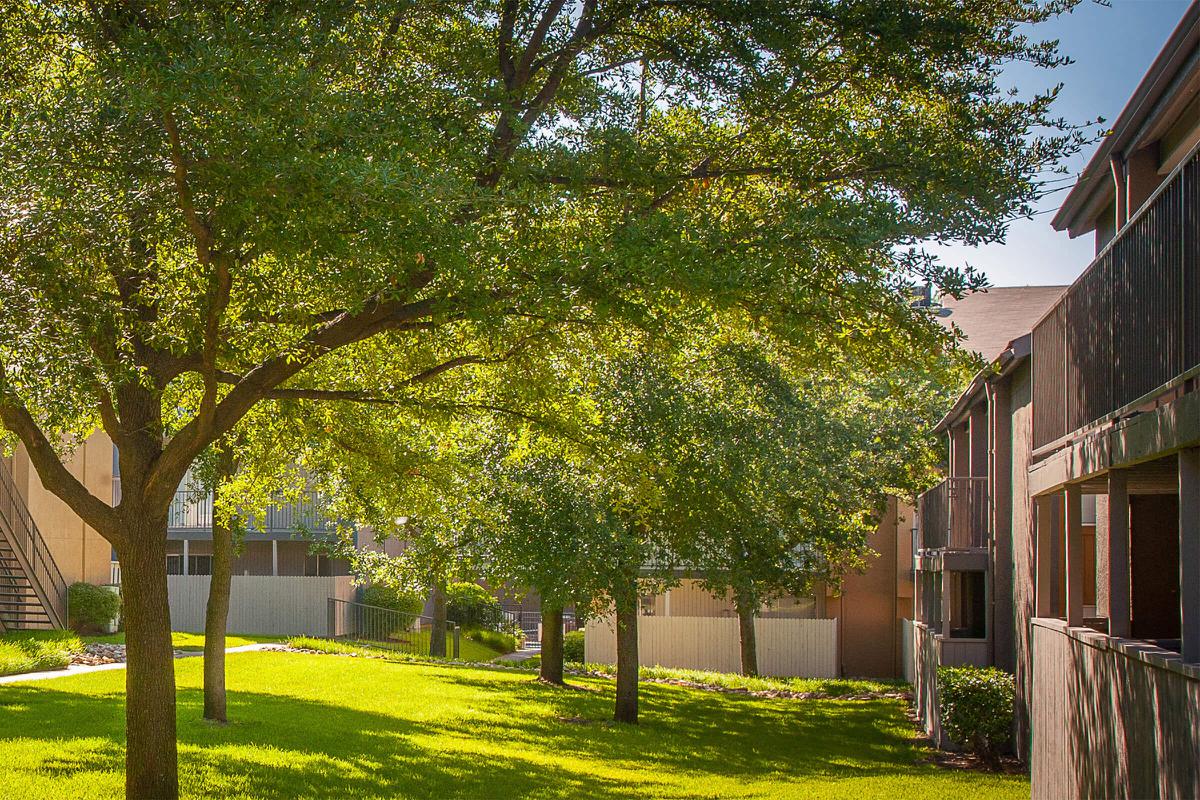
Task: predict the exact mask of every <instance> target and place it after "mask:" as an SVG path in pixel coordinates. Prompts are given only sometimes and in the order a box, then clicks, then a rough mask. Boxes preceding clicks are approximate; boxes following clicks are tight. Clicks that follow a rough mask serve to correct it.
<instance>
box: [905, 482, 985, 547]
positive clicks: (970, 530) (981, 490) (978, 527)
mask: <svg viewBox="0 0 1200 800" xmlns="http://www.w3.org/2000/svg"><path fill="white" fill-rule="evenodd" d="M917 516H918V519H919V520H920V527H919V529H918V531H917V538H918V549H919V550H940V549H950V550H967V549H971V548H977V547H987V536H988V487H987V478H946V479H945V480H944V481H942V482H941V483H939V484H938V485H937V486H935V487H933V488H932V489H930V490H929V491H928V492H925V494H923V495H921V496H920V497H918V498H917Z"/></svg>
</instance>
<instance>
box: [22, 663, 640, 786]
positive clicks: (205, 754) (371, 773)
mask: <svg viewBox="0 0 1200 800" xmlns="http://www.w3.org/2000/svg"><path fill="white" fill-rule="evenodd" d="M10 688H11V689H16V691H12V692H6V696H4V697H3V698H2V699H0V715H2V717H3V720H4V724H3V726H0V751H3V750H4V749H5V748H6V742H10V741H11V740H14V739H19V738H27V739H32V740H37V741H38V742H40V743H41V744H40V747H39V750H40V752H45V753H49V756H48V757H46V758H42V759H40V760H39V761H38V762H37V763H29V764H16V765H14V764H12V763H9V764H3V763H0V775H4V773H6V772H7V777H6V778H5V779H6V780H15V781H17V782H18V784H19V783H20V782H21V773H22V772H28V773H37V774H38V775H39V776H49V777H66V776H73V775H77V774H79V773H81V772H117V773H120V772H121V771H122V770H123V769H124V730H123V726H124V695H123V693H107V694H102V695H81V694H75V693H71V692H63V691H57V690H48V689H41V688H36V687H32V686H21V687H19V688H18V687H10ZM229 700H230V709H229V712H230V717H231V719H234V720H235V722H234V723H233V724H231V725H228V726H216V725H211V724H208V723H205V722H202V721H201V720H200V719H198V717H199V714H200V708H201V707H202V703H203V695H202V694H201V692H200V691H199V690H196V689H180V690H179V692H178V713H179V724H178V732H179V749H180V784H181V790H182V794H184V795H185V796H210V797H222V798H225V797H234V796H246V797H254V798H294V797H396V796H424V797H453V796H465V797H494V796H504V797H511V796H522V795H530V796H534V795H536V796H548V795H551V794H556V793H560V792H561V793H562V794H564V795H565V796H577V795H578V796H587V795H593V796H597V795H604V796H612V797H620V796H632V794H633V793H630V792H629V791H628V786H627V785H624V784H622V783H621V782H619V781H616V780H608V779H604V778H601V777H598V776H594V775H589V774H586V773H576V772H571V771H569V770H567V769H564V768H561V767H558V766H552V765H547V764H543V763H537V762H534V761H530V760H528V759H521V758H517V757H513V756H512V755H511V754H506V756H505V757H503V758H501V757H497V758H490V759H485V758H479V757H468V758H463V757H462V756H463V755H464V754H458V753H455V752H454V751H453V750H449V751H439V750H434V749H431V748H429V747H425V746H422V745H420V744H417V743H414V742H413V741H412V739H413V737H416V736H422V737H424V736H428V735H429V734H431V733H435V731H433V730H432V729H431V728H430V726H428V725H424V724H422V723H418V722H409V721H406V720H403V719H397V718H396V717H392V716H387V715H382V714H373V713H370V712H364V711H360V710H355V709H349V708H346V707H344V706H338V705H330V704H326V703H320V702H314V701H309V700H303V699H298V698H295V697H287V696H279V695H271V694H260V693H255V692H230V694H229ZM97 740H99V742H100V746H97ZM465 755H467V756H470V755H471V754H465ZM31 777H32V775H31ZM5 779H0V780H5ZM547 787H553V791H547ZM114 788H119V787H114Z"/></svg>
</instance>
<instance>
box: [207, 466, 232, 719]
mask: <svg viewBox="0 0 1200 800" xmlns="http://www.w3.org/2000/svg"><path fill="white" fill-rule="evenodd" d="M217 457H218V458H219V459H220V462H219V463H218V466H217V474H216V479H215V480H214V481H213V523H212V549H213V554H212V575H211V576H210V578H209V583H208V606H207V607H206V608H205V617H204V718H205V719H207V720H211V721H212V722H228V721H229V719H228V717H227V716H226V711H225V633H226V630H227V629H228V627H229V592H230V588H231V584H232V577H233V527H232V525H230V524H228V523H227V522H225V521H224V520H225V519H226V518H225V517H223V516H221V517H219V516H218V514H217V511H216V509H217V503H218V501H219V499H220V496H221V488H222V485H223V484H224V483H225V481H226V480H227V479H228V478H231V477H233V473H234V470H235V468H236V465H235V463H234V460H233V453H232V451H231V450H230V449H228V448H226V449H225V450H223V451H222V452H221V453H220V454H219V455H218V456H217Z"/></svg>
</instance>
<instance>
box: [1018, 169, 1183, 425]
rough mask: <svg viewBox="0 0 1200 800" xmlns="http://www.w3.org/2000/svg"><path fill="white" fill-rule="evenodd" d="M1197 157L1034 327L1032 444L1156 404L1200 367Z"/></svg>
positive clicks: (1177, 172) (1171, 179)
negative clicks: (1158, 395)
mask: <svg viewBox="0 0 1200 800" xmlns="http://www.w3.org/2000/svg"><path fill="white" fill-rule="evenodd" d="M1198 257H1200V155H1197V154H1193V155H1192V156H1191V157H1190V158H1188V159H1187V160H1186V161H1185V162H1183V164H1181V165H1180V166H1179V167H1177V168H1176V169H1175V171H1174V172H1172V173H1171V175H1170V177H1169V178H1168V179H1167V180H1166V182H1164V183H1163V185H1162V186H1161V187H1160V188H1159V189H1158V191H1157V192H1156V193H1155V194H1154V195H1153V197H1152V198H1151V199H1150V200H1149V201H1148V202H1147V203H1146V204H1145V205H1144V206H1142V208H1141V209H1140V210H1139V212H1138V213H1137V215H1136V216H1135V217H1134V218H1133V219H1132V220H1131V221H1130V222H1129V223H1128V224H1127V225H1126V226H1125V227H1124V228H1122V229H1121V231H1120V232H1119V233H1118V235H1117V236H1116V238H1115V239H1114V240H1113V241H1112V242H1111V243H1110V244H1109V245H1108V247H1106V248H1105V249H1104V250H1103V251H1101V253H1100V255H1099V256H1097V257H1096V260H1095V261H1093V262H1092V264H1091V266H1089V267H1088V268H1087V270H1086V271H1085V272H1084V273H1083V274H1082V275H1081V276H1079V279H1078V280H1076V281H1075V283H1074V284H1072V286H1071V287H1070V288H1069V289H1068V290H1067V291H1066V293H1065V294H1064V295H1063V297H1062V299H1060V300H1059V302H1058V304H1057V305H1055V306H1054V307H1053V308H1052V309H1051V310H1050V311H1049V312H1048V313H1047V314H1046V316H1045V317H1044V318H1043V319H1042V320H1041V322H1039V323H1038V324H1037V326H1036V327H1035V328H1034V329H1033V440H1034V441H1033V443H1034V447H1044V446H1046V445H1048V444H1051V443H1053V442H1056V441H1057V440H1059V439H1062V438H1063V437H1065V436H1066V435H1067V434H1070V433H1073V432H1075V431H1078V430H1080V429H1081V428H1085V427H1087V426H1089V425H1091V424H1092V423H1095V422H1098V421H1100V420H1103V419H1104V418H1105V417H1107V416H1109V415H1110V414H1113V413H1115V412H1117V411H1119V410H1121V409H1125V408H1128V407H1130V406H1133V405H1135V404H1138V403H1141V402H1145V401H1147V400H1150V399H1153V397H1154V395H1155V394H1156V393H1157V392H1159V390H1162V389H1166V388H1169V386H1170V385H1171V384H1172V382H1174V381H1175V380H1176V379H1178V378H1179V377H1180V376H1182V375H1183V374H1184V373H1187V372H1188V371H1189V370H1192V368H1194V367H1196V366H1197V365H1200V305H1198V303H1200V264H1198V263H1197V258H1198Z"/></svg>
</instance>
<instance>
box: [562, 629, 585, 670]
mask: <svg viewBox="0 0 1200 800" xmlns="http://www.w3.org/2000/svg"><path fill="white" fill-rule="evenodd" d="M563 661H569V662H572V663H575V664H582V663H583V631H571V632H570V633H567V634H566V635H565V636H563Z"/></svg>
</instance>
